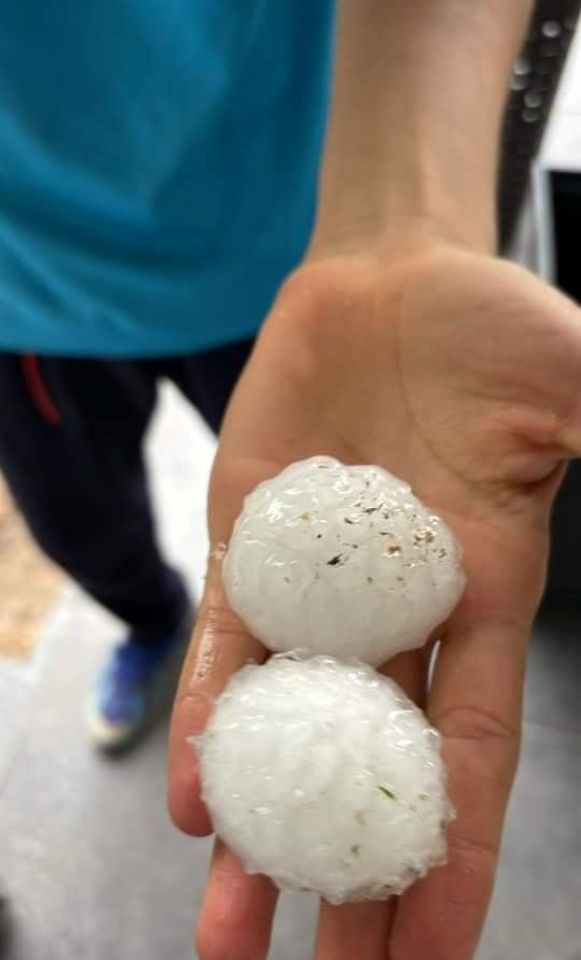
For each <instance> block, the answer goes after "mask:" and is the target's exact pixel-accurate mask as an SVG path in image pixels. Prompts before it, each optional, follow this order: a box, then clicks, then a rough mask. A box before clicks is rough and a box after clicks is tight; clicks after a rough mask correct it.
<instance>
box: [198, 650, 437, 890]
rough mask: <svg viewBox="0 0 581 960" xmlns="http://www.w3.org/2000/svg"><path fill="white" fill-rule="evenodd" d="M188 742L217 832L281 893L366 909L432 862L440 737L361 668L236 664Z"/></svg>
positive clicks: (334, 663)
mask: <svg viewBox="0 0 581 960" xmlns="http://www.w3.org/2000/svg"><path fill="white" fill-rule="evenodd" d="M196 746H197V748H198V750H199V756H200V760H201V774H202V796H203V798H204V800H205V802H206V804H207V806H208V809H209V811H210V814H211V817H212V820H213V824H214V828H215V830H216V833H217V834H218V835H219V836H220V837H221V838H222V839H223V840H224V841H225V843H226V844H227V845H228V847H230V849H231V850H233V851H234V852H235V853H236V854H237V855H238V856H239V857H240V859H241V861H242V863H243V864H244V866H245V869H246V870H247V871H248V872H249V873H264V874H267V875H268V876H269V877H271V878H272V880H274V882H275V883H276V884H277V885H278V886H279V887H281V888H291V889H297V890H299V889H300V890H312V891H315V892H316V893H319V894H320V895H321V896H323V897H325V898H326V899H327V900H329V901H330V902H331V903H343V902H346V901H352V900H367V899H370V900H379V899H384V898H385V897H387V896H389V895H390V894H392V893H402V892H403V891H404V890H405V889H406V888H407V887H408V886H409V885H410V884H411V883H413V882H414V881H415V880H416V879H418V878H419V877H421V876H424V874H425V873H426V872H427V871H428V870H429V869H430V868H431V867H433V866H436V865H437V864H440V863H443V862H444V861H445V854H446V837H445V828H446V824H447V821H448V820H449V819H450V811H451V808H450V806H449V802H448V799H447V796H446V768H445V765H444V763H443V761H442V759H441V756H440V737H439V734H438V733H437V731H436V730H434V729H433V728H432V727H430V726H429V725H428V722H427V720H426V718H425V717H424V715H423V714H422V712H421V711H420V710H419V709H418V708H417V707H416V706H415V705H414V704H413V703H412V702H411V701H410V700H409V699H408V698H407V697H406V696H405V694H404V693H403V692H402V691H401V690H400V689H399V687H397V685H396V684H395V683H393V681H391V680H388V679H386V678H385V677H383V676H381V675H380V674H377V673H375V671H373V670H372V669H371V668H370V667H368V666H366V665H365V664H361V663H357V662H351V663H341V662H340V661H338V660H335V659H333V658H331V657H322V656H318V657H313V658H310V659H297V660H295V659H289V658H288V657H281V656H278V657H273V658H272V659H271V660H270V661H269V662H268V663H267V664H266V665H265V666H261V667H257V666H247V667H245V668H244V669H243V670H242V671H240V673H238V674H236V675H235V676H234V677H233V679H232V680H231V681H230V683H229V685H228V687H227V688H226V691H225V692H224V693H223V694H222V696H221V697H220V699H219V700H218V702H217V704H216V706H215V709H214V712H213V714H212V716H211V718H210V721H209V724H208V727H207V729H206V732H205V733H204V734H203V735H202V736H201V737H199V738H196Z"/></svg>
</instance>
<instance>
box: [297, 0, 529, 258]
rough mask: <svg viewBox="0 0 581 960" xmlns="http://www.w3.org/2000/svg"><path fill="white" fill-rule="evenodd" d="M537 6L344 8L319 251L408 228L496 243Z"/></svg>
mask: <svg viewBox="0 0 581 960" xmlns="http://www.w3.org/2000/svg"><path fill="white" fill-rule="evenodd" d="M531 6H532V0H340V6H339V24H338V38H337V55H336V66H335V81H334V93H333V101H332V108H331V118H330V123H329V130H328V134H327V142H326V148H325V155H324V161H323V167H322V174H321V188H320V204H319V217H318V222H317V227H316V230H315V236H314V241H313V246H314V248H315V249H317V248H320V247H323V248H324V247H327V248H328V247H334V248H338V249H344V248H349V247H352V246H353V245H356V244H357V242H358V240H359V238H360V237H361V236H365V237H374V238H381V236H382V235H383V234H384V233H385V232H386V231H388V230H389V229H390V227H391V225H393V224H397V223H398V222H401V223H404V222H408V221H410V222H414V221H416V222H425V223H426V224H434V225H436V227H437V229H439V230H442V231H444V232H445V233H446V234H447V235H449V236H450V237H452V238H456V239H458V240H460V241H462V242H465V243H467V244H468V245H470V246H472V247H474V248H476V249H481V250H491V249H493V248H494V244H495V192H496V191H495V186H496V168H497V155H498V140H499V129H500V123H501V119H502V113H503V107H504V104H505V101H506V96H507V89H508V80H509V75H510V68H511V65H512V63H513V61H514V59H515V58H516V56H517V53H518V49H519V46H520V43H521V41H522V38H523V35H524V31H525V28H526V24H527V20H528V17H529V15H530V12H531Z"/></svg>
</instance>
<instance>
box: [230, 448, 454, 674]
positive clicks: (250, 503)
mask: <svg viewBox="0 0 581 960" xmlns="http://www.w3.org/2000/svg"><path fill="white" fill-rule="evenodd" d="M223 575H224V586H225V589H226V594H227V596H228V600H229V602H230V604H231V606H232V607H233V609H234V610H235V611H236V613H237V614H238V615H239V616H240V617H241V619H242V620H243V621H244V623H245V624H246V626H247V628H248V629H249V631H250V632H251V633H252V634H253V635H254V636H255V637H257V639H259V640H260V641H262V643H263V644H264V645H265V646H266V647H268V648H269V649H270V650H273V651H288V650H296V649H305V650H309V651H313V652H315V653H328V654H330V655H331V656H337V657H347V658H348V657H357V658H359V659H360V660H364V661H366V662H367V663H371V664H373V665H374V666H377V665H378V664H381V663H384V662H385V661H386V660H388V659H389V658H390V657H393V656H394V655H395V654H396V653H400V652H401V651H402V650H411V649H413V648H414V647H419V646H421V645H422V644H423V643H425V641H426V640H427V638H428V636H429V635H430V634H431V633H432V631H433V630H434V628H435V627H437V626H438V624H440V623H442V621H443V620H445V619H446V617H447V616H448V615H449V614H450V613H451V612H452V610H453V609H454V607H455V606H456V604H457V602H458V600H459V599H460V596H461V594H462V590H463V589H464V574H463V571H462V566H461V563H460V551H459V548H458V545H457V543H456V540H455V538H454V535H453V534H452V532H451V531H450V530H449V528H448V527H447V526H446V524H445V523H444V521H443V520H441V519H440V518H439V517H437V516H435V515H434V514H433V513H432V512H431V511H430V510H428V509H427V508H426V507H425V506H424V505H423V504H422V503H421V502H420V501H419V500H418V499H417V497H415V496H414V494H413V493H412V490H411V487H410V486H409V485H408V484H407V483H405V482H404V481H403V480H399V479H398V478H397V477H394V476H393V475H392V474H390V473H388V472H387V470H383V469H382V468H381V467H374V466H354V467H352V466H345V465H344V464H342V463H339V461H337V460H333V459H332V458H331V457H313V458H312V459H310V460H303V461H300V462H298V463H294V464H292V466H290V467H288V468H287V469H286V470H283V471H282V473H280V474H278V476H276V477H274V478H273V479H272V480H267V481H266V482H264V483H261V484H260V485H259V486H258V487H257V488H256V489H255V490H254V491H253V492H252V493H251V494H250V495H249V496H247V497H246V499H245V501H244V508H243V510H242V513H241V514H240V516H239V517H238V520H237V522H236V525H235V528H234V532H233V534H232V539H231V541H230V545H229V547H228V550H227V552H226V555H225V558H224V568H223Z"/></svg>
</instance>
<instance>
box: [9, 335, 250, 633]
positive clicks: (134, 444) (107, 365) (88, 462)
mask: <svg viewBox="0 0 581 960" xmlns="http://www.w3.org/2000/svg"><path fill="white" fill-rule="evenodd" d="M250 349H251V343H250V342H244V343H239V344H234V345H231V346H226V347H222V348H220V349H217V350H212V351H207V352H204V353H199V354H195V355H192V356H187V357H179V358H171V359H163V360H135V361H133V360H132V361H111V360H84V359H82V360H80V359H69V358H67V359H60V358H55V357H38V356H30V355H27V356H19V355H16V354H1V353H0V470H1V471H2V473H3V474H4V477H5V479H6V481H7V483H8V485H9V487H10V490H11V492H12V495H13V497H14V499H15V501H16V503H17V504H18V507H19V508H20V510H21V511H22V513H23V515H24V518H25V520H26V522H27V524H28V527H29V528H30V531H31V533H32V535H33V536H34V538H35V540H36V541H37V543H38V544H39V546H40V547H41V548H42V550H43V551H44V552H45V553H46V554H48V556H49V557H50V558H51V559H52V560H53V561H54V562H55V563H57V564H58V565H59V566H61V567H62V568H63V569H64V570H66V572H67V573H68V574H69V576H71V577H72V578H73V580H75V581H76V582H77V583H78V584H79V585H80V586H81V587H83V588H84V589H85V590H86V591H87V592H88V593H89V594H90V595H91V596H92V597H93V598H94V599H95V600H97V601H98V602H99V603H100V604H102V605H103V606H104V607H106V608H107V609H108V610H110V611H111V612H112V613H114V614H115V615H116V616H118V617H120V618H121V619H122V620H124V621H125V622H126V623H127V624H128V625H129V626H130V627H131V628H132V629H134V630H135V631H137V632H138V633H139V634H140V635H143V636H144V637H147V635H148V634H151V635H152V636H153V635H156V634H157V635H158V634H159V632H160V631H162V632H163V631H166V630H170V629H172V627H173V625H174V624H175V622H176V618H177V617H178V616H181V615H183V612H184V604H185V601H186V598H185V594H184V588H183V586H182V582H181V579H180V578H179V576H178V575H177V574H176V573H175V571H174V570H172V568H171V567H169V566H168V564H167V563H166V562H165V560H164V559H163V557H162V555H161V553H160V550H159V546H158V544H157V540H156V536H155V527H154V522H153V517H152V512H151V504H150V498H149V491H148V483H147V476H146V472H145V467H144V461H143V450H142V447H143V437H144V433H145V430H146V428H147V426H148V423H149V420H150V418H151V415H152V412H153V408H154V405H155V400H156V392H157V385H158V383H159V381H160V379H161V378H168V379H170V380H172V381H173V382H174V383H175V384H176V385H177V386H178V387H179V389H180V390H181V391H182V392H183V394H184V395H185V396H186V397H187V398H188V399H189V400H190V401H191V402H192V404H193V405H194V406H195V407H196V408H197V409H198V410H199V412H200V413H201V414H202V416H203V417H204V419H205V420H206V422H207V423H208V424H209V426H210V427H212V429H213V430H215V431H218V429H219V426H220V422H221V420H222V416H223V413H224V410H225V407H226V405H227V402H228V398H229V396H230V393H231V391H232V388H233V386H234V385H235V383H236V380H237V379H238V376H239V374H240V371H241V369H242V367H243V365H244V363H245V362H246V359H247V357H248V354H249V352H250Z"/></svg>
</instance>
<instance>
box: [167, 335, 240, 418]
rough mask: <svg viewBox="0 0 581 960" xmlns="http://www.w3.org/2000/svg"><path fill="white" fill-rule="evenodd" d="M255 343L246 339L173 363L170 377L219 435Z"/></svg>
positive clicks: (170, 366) (170, 368)
mask: <svg viewBox="0 0 581 960" xmlns="http://www.w3.org/2000/svg"><path fill="white" fill-rule="evenodd" d="M253 344H254V341H253V340H242V341H239V342H237V343H231V344H227V345H226V346H224V347H218V348H217V349H215V350H206V351H204V352H202V353H196V354H193V355H192V356H188V357H184V358H181V359H179V360H175V361H172V363H171V364H170V365H168V375H169V376H170V377H171V379H172V380H173V381H174V382H175V383H176V384H177V386H178V387H179V388H180V390H181V391H182V392H183V393H184V394H185V396H186V397H187V398H188V399H189V400H190V401H191V402H192V403H193V405H194V406H195V407H196V408H197V410H199V412H200V413H201V415H202V416H203V418H204V420H205V421H206V423H207V424H208V426H209V427H211V428H212V430H213V431H214V432H215V433H218V432H219V430H220V425H221V423H222V418H223V416H224V412H225V410H226V407H227V405H228V401H229V399H230V395H231V393H232V391H233V389H234V387H235V386H236V382H237V380H238V378H239V376H240V374H241V372H242V369H243V367H244V365H245V364H246V361H247V360H248V357H249V356H250V353H251V350H252V347H253Z"/></svg>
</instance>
